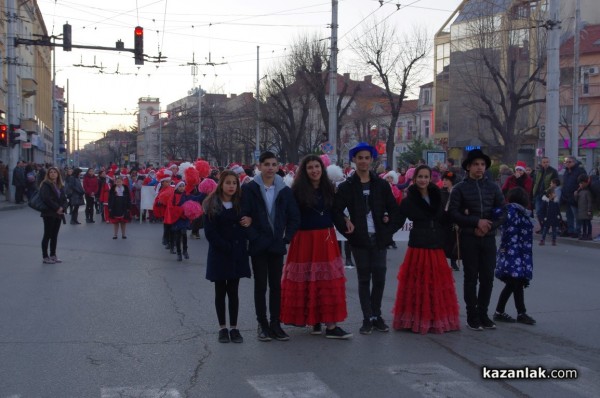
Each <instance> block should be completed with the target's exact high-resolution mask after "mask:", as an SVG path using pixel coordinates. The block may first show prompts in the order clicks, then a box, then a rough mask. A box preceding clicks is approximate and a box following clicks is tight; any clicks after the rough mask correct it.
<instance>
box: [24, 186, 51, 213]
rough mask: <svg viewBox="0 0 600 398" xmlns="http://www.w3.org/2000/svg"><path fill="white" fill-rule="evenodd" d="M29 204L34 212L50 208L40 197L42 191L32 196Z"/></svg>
mask: <svg viewBox="0 0 600 398" xmlns="http://www.w3.org/2000/svg"><path fill="white" fill-rule="evenodd" d="M27 204H28V205H29V207H31V208H32V209H33V210H36V211H39V212H42V211H46V210H48V206H46V203H44V201H43V200H42V197H41V196H40V191H35V192H34V194H33V195H31V198H30V199H29V201H28V202H27Z"/></svg>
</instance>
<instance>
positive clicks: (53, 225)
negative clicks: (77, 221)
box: [40, 167, 67, 264]
mask: <svg viewBox="0 0 600 398" xmlns="http://www.w3.org/2000/svg"><path fill="white" fill-rule="evenodd" d="M64 188H65V187H64V185H63V182H62V178H61V176H60V172H59V171H58V169H57V168H56V167H50V168H49V169H48V172H46V177H45V178H44V180H43V181H42V183H41V184H40V197H41V199H42V201H43V202H44V204H45V205H46V207H47V209H46V210H44V211H42V214H41V217H42V219H43V220H44V237H43V238H42V256H43V258H44V264H55V263H61V262H62V261H61V260H60V259H59V258H58V257H56V244H57V242H58V231H59V230H60V223H61V222H64V221H65V214H64V211H65V209H66V208H67V196H66V195H65V189H64ZM48 243H50V255H48Z"/></svg>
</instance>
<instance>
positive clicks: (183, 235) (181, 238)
mask: <svg viewBox="0 0 600 398" xmlns="http://www.w3.org/2000/svg"><path fill="white" fill-rule="evenodd" d="M171 235H173V236H174V237H175V247H176V248H177V254H181V244H182V243H183V252H184V253H187V250H188V241H187V230H185V229H180V230H178V231H171Z"/></svg>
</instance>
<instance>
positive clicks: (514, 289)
mask: <svg viewBox="0 0 600 398" xmlns="http://www.w3.org/2000/svg"><path fill="white" fill-rule="evenodd" d="M504 283H505V285H504V289H502V292H500V297H499V298H498V305H497V306H496V312H499V313H503V312H504V309H505V308H506V303H508V299H509V298H510V296H511V295H512V294H514V297H515V307H516V308H517V314H524V313H525V312H527V310H526V309H525V293H524V288H525V283H526V282H525V281H524V280H523V279H514V278H509V279H507V280H506V281H505V282H504Z"/></svg>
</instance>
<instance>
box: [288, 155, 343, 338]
mask: <svg viewBox="0 0 600 398" xmlns="http://www.w3.org/2000/svg"><path fill="white" fill-rule="evenodd" d="M324 170H325V167H324V165H323V162H322V160H321V159H320V158H319V157H318V156H315V155H308V156H307V157H305V158H304V159H303V160H302V162H301V164H300V167H299V172H298V174H297V175H296V177H295V180H294V183H293V185H292V191H293V192H294V196H295V198H296V201H297V202H298V205H299V207H300V212H301V223H300V228H299V230H298V232H296V234H295V235H294V238H293V239H292V241H291V243H290V249H289V253H288V256H287V259H286V263H285V266H284V267H283V274H282V278H281V313H280V318H281V321H282V322H283V323H285V324H288V325H296V326H305V325H311V326H313V330H312V334H321V323H325V324H326V330H325V337H327V338H331V339H348V338H350V337H352V334H351V333H348V332H346V331H344V330H343V329H342V328H340V327H339V326H337V323H338V322H341V321H343V320H345V319H346V317H347V311H346V278H345V276H344V264H343V262H342V257H341V254H340V250H339V246H338V243H337V237H336V234H335V229H334V228H333V221H332V218H331V206H332V205H333V195H334V187H333V185H332V184H331V182H330V181H329V179H328V178H327V176H326V174H325V172H324Z"/></svg>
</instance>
